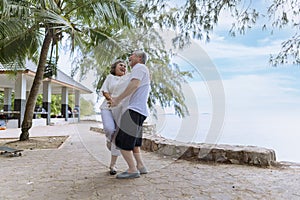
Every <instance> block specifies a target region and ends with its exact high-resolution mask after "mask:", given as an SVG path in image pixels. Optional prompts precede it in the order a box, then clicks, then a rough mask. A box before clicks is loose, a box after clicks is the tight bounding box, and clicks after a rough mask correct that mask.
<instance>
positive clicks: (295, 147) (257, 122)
mask: <svg viewBox="0 0 300 200" xmlns="http://www.w3.org/2000/svg"><path fill="white" fill-rule="evenodd" d="M162 110H163V109H161V111H160V112H158V113H156V115H155V116H154V115H152V116H150V117H148V119H147V120H146V121H147V123H150V124H151V123H152V124H156V134H158V135H161V136H162V137H165V138H168V139H173V140H177V141H181V142H186V143H213V144H229V145H243V146H257V147H263V148H270V149H273V150H275V153H276V160H277V161H286V162H295V163H300V155H299V152H300V145H299V141H300V134H299V130H300V125H299V123H298V120H296V119H297V117H298V116H292V115H291V113H289V112H287V113H286V114H284V113H280V114H277V115H276V114H268V113H267V114H266V113H263V112H256V113H255V112H254V113H253V111H252V112H251V111H250V110H249V112H247V113H245V114H244V115H242V114H239V115H234V114H231V113H227V114H226V115H225V116H224V120H223V121H221V123H222V124H221V127H219V129H216V128H215V127H213V126H215V125H214V123H213V122H212V121H213V120H214V119H213V117H214V116H213V115H212V113H210V112H199V114H198V115H197V116H195V115H190V116H186V117H184V118H181V117H179V116H178V115H176V114H175V113H172V112H170V111H163V112H162ZM88 118H89V119H94V120H97V121H101V116H100V115H95V116H90V117H88Z"/></svg>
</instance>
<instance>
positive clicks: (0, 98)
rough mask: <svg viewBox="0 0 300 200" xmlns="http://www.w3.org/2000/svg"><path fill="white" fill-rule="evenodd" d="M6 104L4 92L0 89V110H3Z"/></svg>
mask: <svg viewBox="0 0 300 200" xmlns="http://www.w3.org/2000/svg"><path fill="white" fill-rule="evenodd" d="M3 105H4V92H1V91H0V110H3Z"/></svg>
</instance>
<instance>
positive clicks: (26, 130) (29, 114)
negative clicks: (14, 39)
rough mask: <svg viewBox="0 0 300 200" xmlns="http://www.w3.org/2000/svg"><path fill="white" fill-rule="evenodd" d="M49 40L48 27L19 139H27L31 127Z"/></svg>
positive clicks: (50, 36) (50, 31) (49, 32)
mask: <svg viewBox="0 0 300 200" xmlns="http://www.w3.org/2000/svg"><path fill="white" fill-rule="evenodd" d="M51 40H52V30H49V29H48V31H47V33H46V36H45V39H44V41H43V46H42V49H41V53H40V59H39V63H38V67H37V70H36V75H35V77H34V81H33V84H32V86H31V90H30V94H29V97H28V99H27V102H26V107H25V114H24V119H23V122H22V127H21V130H22V133H21V135H20V140H21V141H24V140H28V139H29V129H30V128H31V127H32V118H33V112H34V108H35V104H36V101H37V96H38V91H39V88H40V85H41V84H42V80H43V76H44V69H45V65H46V62H47V55H48V51H49V48H50V44H51Z"/></svg>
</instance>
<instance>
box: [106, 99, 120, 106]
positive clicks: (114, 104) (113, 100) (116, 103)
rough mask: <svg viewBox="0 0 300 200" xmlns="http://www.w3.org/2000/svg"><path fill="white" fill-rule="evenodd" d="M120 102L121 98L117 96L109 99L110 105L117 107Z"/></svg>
mask: <svg viewBox="0 0 300 200" xmlns="http://www.w3.org/2000/svg"><path fill="white" fill-rule="evenodd" d="M119 103H120V100H119V99H118V98H116V97H113V98H111V99H110V100H109V101H108V104H109V107H115V106H117V105H119Z"/></svg>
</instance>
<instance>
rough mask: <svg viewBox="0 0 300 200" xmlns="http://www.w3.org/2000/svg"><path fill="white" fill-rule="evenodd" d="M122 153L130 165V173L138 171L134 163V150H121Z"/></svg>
mask: <svg viewBox="0 0 300 200" xmlns="http://www.w3.org/2000/svg"><path fill="white" fill-rule="evenodd" d="M121 154H122V156H123V158H124V160H125V161H126V163H127V165H128V170H127V172H128V173H134V172H136V171H137V168H136V166H135V163H134V158H133V153H132V151H127V150H121Z"/></svg>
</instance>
